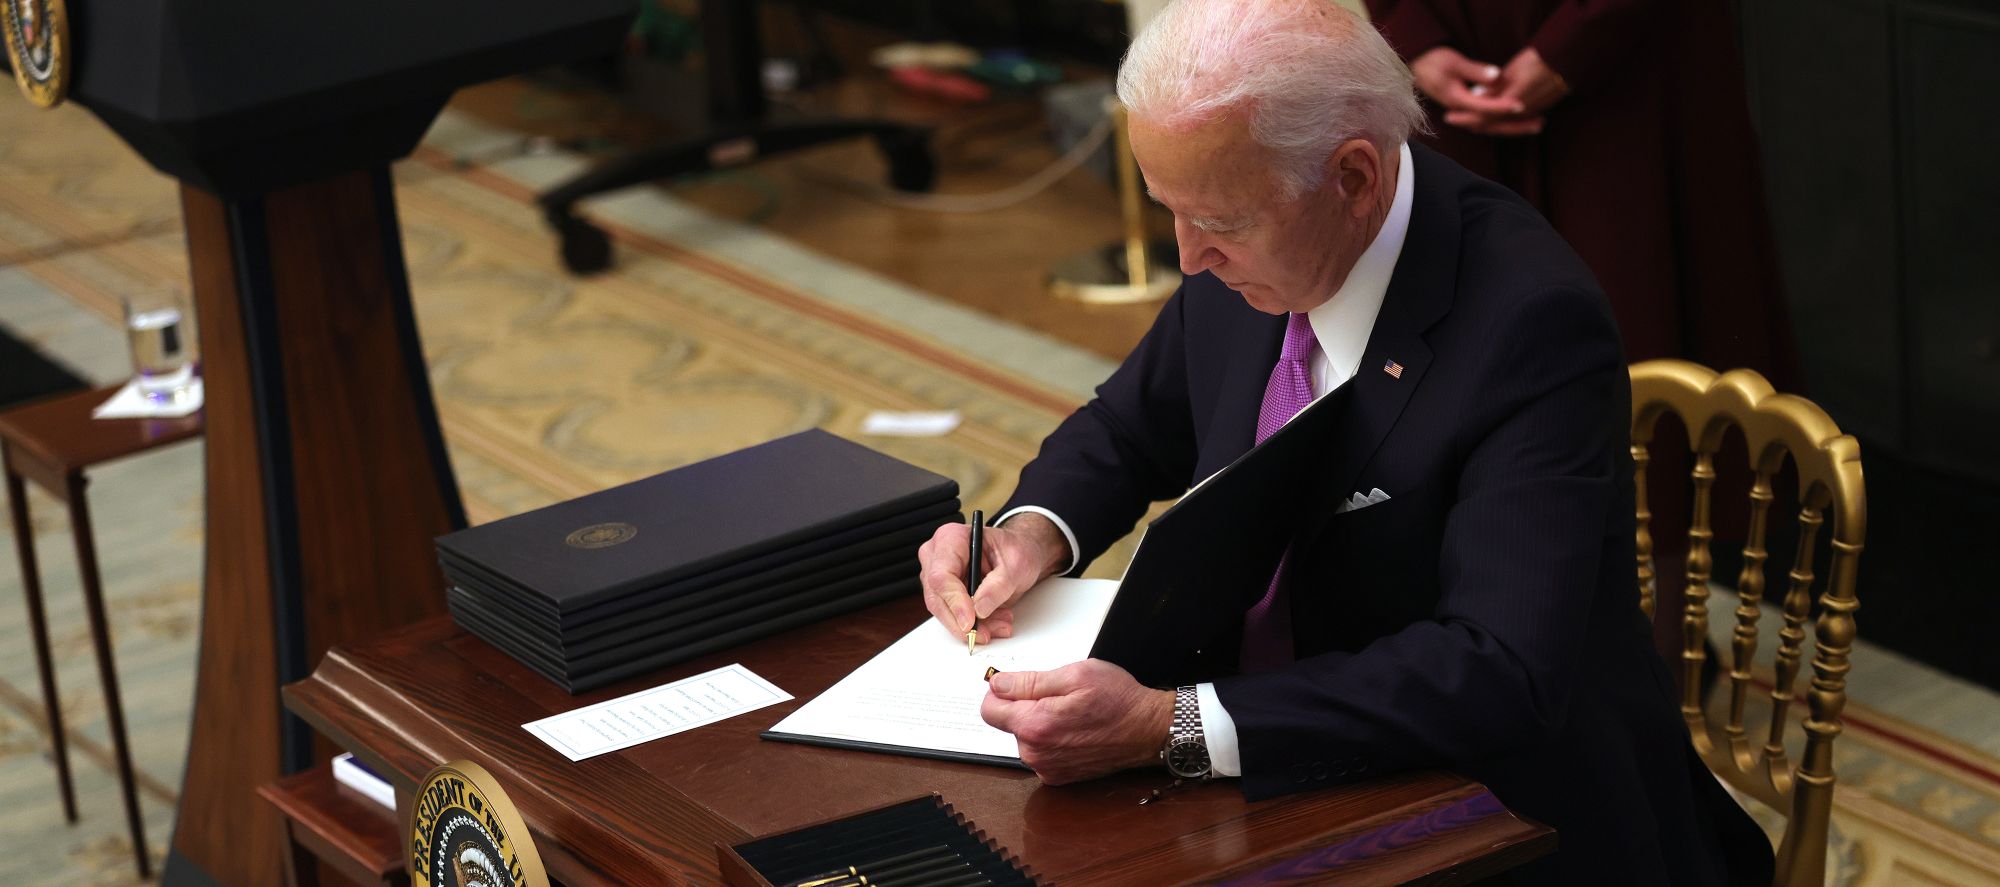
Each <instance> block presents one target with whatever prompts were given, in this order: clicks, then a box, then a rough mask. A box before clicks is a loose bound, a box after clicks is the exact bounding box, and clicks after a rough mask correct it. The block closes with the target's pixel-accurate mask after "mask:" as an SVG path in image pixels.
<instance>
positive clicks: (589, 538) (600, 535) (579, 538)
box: [563, 521, 639, 548]
mask: <svg viewBox="0 0 2000 887" xmlns="http://www.w3.org/2000/svg"><path fill="white" fill-rule="evenodd" d="M637 535H639V528H638V527H635V526H632V525H631V524H621V523H618V522H616V521H613V522H611V523H603V524H591V525H590V526H587V527H584V528H582V529H580V530H577V531H576V532H573V533H571V534H569V535H568V536H566V537H564V538H563V544H564V545H567V546H569V547H571V548H610V547H611V546H613V545H617V544H618V543H620V542H629V541H631V539H632V537H633V536H637Z"/></svg>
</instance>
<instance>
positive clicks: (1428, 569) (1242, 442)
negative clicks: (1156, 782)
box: [920, 0, 1771, 884]
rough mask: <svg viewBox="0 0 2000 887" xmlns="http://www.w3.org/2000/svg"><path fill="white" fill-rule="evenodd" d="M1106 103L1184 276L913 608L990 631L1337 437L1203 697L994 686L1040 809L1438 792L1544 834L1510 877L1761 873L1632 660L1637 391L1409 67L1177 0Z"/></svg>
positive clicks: (942, 537)
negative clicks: (1109, 781) (995, 515)
mask: <svg viewBox="0 0 2000 887" xmlns="http://www.w3.org/2000/svg"><path fill="white" fill-rule="evenodd" d="M1119 93H1120V97H1121V98H1122V99H1123V100H1124V102H1125V103H1126V105H1127V106H1128V108H1129V109H1130V113H1131V116H1132V125H1131V143H1132V148H1133V151H1134V153H1135V155H1136V156H1137V158H1138V160H1139V164H1140V167H1141V169H1142V170H1143V171H1144V174H1145V178H1146V182H1147V186H1148V188H1149V190H1150V191H1151V192H1152V194H1153V195H1154V197H1155V198H1156V199H1158V200H1159V201H1160V202H1161V203H1162V204H1164V205H1165V206H1166V207H1167V208H1168V209H1170V210H1172V211H1173V213H1174V218H1175V233H1176V237H1177V239H1178V240H1179V242H1180V251H1181V265H1182V270H1183V271H1184V272H1185V273H1186V274H1187V275H1188V277H1187V280H1186V282H1185V283H1184V284H1183V286H1182V287H1181V290H1180V292H1178V293H1177V294H1176V295H1175V296H1174V297H1173V299H1172V300H1171V301H1169V302H1168V303H1167V305H1166V306H1165V308H1164V309H1163V310H1162V311H1161V313H1160V316H1159V319H1158V320H1157V321H1156V322H1155V325H1154V327H1153V329H1152V330H1151V331H1150V332H1149V333H1148V334H1147V335H1146V338H1145V339H1144V340H1143V341H1142V342H1141V343H1140V344H1139V346H1138V348H1137V349H1136V350H1135V351H1134V352H1133V353H1132V355H1131V356H1130V357H1128V358H1127V359H1126V361H1125V362H1124V364H1123V365H1122V366H1120V367H1119V369H1118V370H1117V372H1115V373H1114V374H1113V375H1112V377H1111V378H1110V379H1109V380H1107V381H1106V382H1105V383H1104V384H1103V385H1102V386H1101V387H1100V388H1099V389H1098V391H1097V397H1096V398H1095V399H1093V400H1092V401H1091V402H1090V403H1088V404H1086V405H1084V407H1083V408H1082V409H1080V410H1078V411H1077V413H1076V414H1074V415H1072V416H1071V417H1070V418H1069V419H1068V420H1066V421H1065V422H1064V423H1063V424H1062V426H1061V427H1059V428H1058V429H1057V430H1056V431H1055V433H1053V434H1052V435H1050V437H1049V439H1048V440H1047V441H1046V442H1045V443H1044V444H1043V447H1042V451H1041V454H1040V455H1039V456H1037V457H1036V459H1035V460H1034V461H1033V462H1031V463H1030V464H1029V465H1028V466H1027V467H1026V468H1024V469H1023V470H1022V474H1021V482H1020V485H1019V487H1018V488H1017V489H1016V491H1015V494H1014V496H1013V499H1012V501H1011V502H1010V503H1009V505H1008V506H1007V508H1006V509H1004V510H1003V514H1002V519H1001V523H1002V524H1003V525H1002V526H998V527H995V528H994V529H992V530H991V531H990V533H989V536H988V539H989V542H988V545H987V548H986V550H987V552H988V555H987V560H988V563H987V565H986V566H987V574H986V575H987V577H988V578H987V581H986V582H985V583H983V584H982V585H981V587H980V589H979V593H978V595H977V597H976V598H969V597H968V596H967V595H966V590H965V586H964V583H963V579H962V577H963V574H964V570H965V562H966V557H967V545H966V533H965V530H964V528H963V527H947V528H944V529H941V530H940V531H939V533H938V535H937V536H936V537H934V538H933V539H932V541H931V542H929V543H927V544H926V545H925V546H924V548H923V550H922V551H921V552H920V558H921V560H922V562H923V567H924V586H925V598H926V602H927V604H928V606H929V607H930V609H931V611H932V612H933V613H934V614H935V615H936V616H937V618H938V620H939V621H940V622H941V623H943V624H944V626H945V628H946V629H947V630H950V631H952V632H953V633H954V635H955V636H962V635H963V634H964V632H965V631H966V629H967V628H969V627H970V625H971V623H972V620H973V616H974V615H975V614H977V616H978V617H980V619H982V620H983V621H982V622H981V623H980V631H981V634H982V638H981V640H986V639H988V638H990V637H992V636H1001V637H1004V636H1007V635H1008V634H1010V633H1011V631H1012V623H1011V612H1010V607H1011V605H1012V604H1013V603H1014V602H1015V601H1016V600H1018V599H1019V597H1020V596H1021V595H1022V594H1024V593H1026V591H1027V590H1028V589H1029V588H1030V587H1032V586H1033V585H1034V583H1035V582H1037V581H1039V580H1040V579H1042V578H1044V577H1046V576H1049V575H1054V574H1056V573H1060V572H1074V571H1076V570H1080V569H1082V568H1083V567H1084V566H1085V565H1087V564H1088V562H1089V561H1090V560H1091V558H1093V557H1095V556H1096V555H1097V554H1099V553H1101V552H1103V551H1104V550H1105V548H1106V547H1108V546H1109V545H1110V544H1111V543H1112V542H1113V541H1115V540H1116V539H1117V538H1118V537H1120V536H1122V535H1124V534H1125V533H1126V532H1127V531H1128V530H1129V529H1130V528H1131V527H1132V525H1133V523H1134V522H1135V521H1136V520H1137V519H1138V518H1139V517H1140V516H1141V515H1142V514H1143V512H1144V509H1145V507H1146V505H1147V503H1148V502H1150V501H1155V500H1161V499H1167V498H1172V497H1174V496H1177V495H1180V494H1181V493H1183V492H1185V491H1186V490H1187V489H1188V488H1189V487H1190V486H1192V485H1193V484H1195V483H1196V482H1198V481H1200V480H1201V479H1203V478H1205V477H1208V476H1209V475H1210V474H1212V473H1214V472H1215V471H1217V470H1218V469H1221V468H1222V467H1224V466H1226V465H1228V464H1229V463H1230V462H1231V461H1233V460H1234V459H1236V458H1237V457H1238V456H1240V455H1242V454H1243V453H1244V452H1246V451H1247V450H1249V449H1250V448H1251V447H1252V446H1253V445H1254V444H1255V443H1257V442H1259V441H1261V440H1262V439H1263V438H1264V437H1265V436H1268V435H1269V434H1270V433H1272V432H1273V431H1274V430H1275V429H1276V428H1277V427H1279V426H1281V425H1282V424H1284V423H1285V422H1286V421H1287V420H1289V419H1290V418H1291V416H1293V415H1294V414H1296V413H1297V412H1298V411H1299V410H1300V409H1301V408H1303V407H1304V406H1306V405H1307V404H1308V403H1310V402H1311V401H1312V400H1313V399H1314V398H1316V397H1319V396H1321V395H1324V394H1326V393H1328V392H1329V391H1333V390H1335V389H1339V388H1345V389H1347V390H1346V391H1345V396H1344V397H1343V398H1342V400H1341V401H1339V402H1335V403H1329V404H1328V405H1329V406H1331V407H1334V408H1336V409H1338V410H1340V411H1341V412H1340V414H1339V415H1338V416H1336V417H1334V418H1335V419H1336V421H1335V422H1334V423H1333V424H1334V426H1335V427H1337V428H1338V429H1339V430H1338V432H1337V433H1338V434H1339V435H1342V436H1343V438H1344V439H1342V440H1340V441H1337V442H1336V443H1337V444H1338V445H1337V446H1334V445H1330V446H1329V447H1328V448H1327V458H1326V461H1325V462H1324V463H1323V464H1316V465H1309V466H1301V467H1300V470H1301V472H1302V475H1307V474H1309V475H1310V476H1311V478H1312V482H1311V483H1307V482H1306V480H1307V479H1306V478H1305V477H1303V476H1302V478H1301V483H1300V485H1299V488H1300V489H1307V488H1315V487H1324V486H1326V485H1329V484H1330V485H1331V488H1332V489H1336V490H1340V491H1342V492H1341V494H1340V495H1338V496H1335V497H1332V498H1331V499H1329V500H1327V501H1274V502H1272V503H1271V507H1272V508H1275V509H1285V510H1287V511H1288V512H1291V513H1294V514H1296V516H1297V519H1296V522H1295V527H1294V531H1293V535H1292V537H1291V538H1290V540H1289V546H1288V548H1287V549H1286V554H1285V555H1284V558H1283V560H1282V561H1281V562H1280V563H1276V564H1272V565H1271V567H1272V572H1273V580H1272V582H1271V584H1270V587H1269V588H1268V589H1267V591H1266V593H1265V595H1264V597H1263V598H1262V599H1261V600H1258V601H1257V602H1256V604H1255V605H1254V606H1252V607H1250V608H1249V609H1248V610H1247V611H1243V612H1241V613H1240V614H1233V613H1232V614H1229V616H1228V618H1230V619H1232V620H1233V619H1235V618H1239V617H1240V618H1241V620H1242V624H1243V628H1242V630H1241V632H1240V638H1241V641H1240V644H1238V645H1237V646H1238V649H1235V650H1225V651H1221V653H1222V658H1223V659H1224V660H1225V661H1227V662H1228V664H1229V665H1231V666H1234V667H1230V668H1225V669H1224V670H1223V671H1224V673H1223V674H1219V675H1217V676H1216V677H1215V679H1214V680H1212V681H1209V682H1203V683H1199V684H1195V685H1191V686H1188V687H1182V688H1176V689H1174V690H1171V691H1170V690H1165V689H1153V688H1146V687H1142V686H1140V685H1138V684H1137V682H1136V681H1134V680H1133V679H1132V677H1131V676H1130V675H1129V674H1127V673H1125V672H1124V671H1123V670H1122V669H1120V668H1118V667H1117V666H1114V665H1111V664H1109V663H1105V662H1100V661H1096V660H1090V661H1086V662H1081V663H1077V664H1074V665H1070V666H1066V667H1064V668H1060V669H1056V670H1053V671H1047V672H1038V673H1017V674H1008V675H998V676H996V677H995V678H994V680H993V682H992V688H993V689H992V693H991V694H990V695H989V697H988V698H987V699H986V701H985V703H984V707H983V709H982V713H983V714H984V716H985V717H986V719H987V720H988V722H990V723H992V724H993V725H994V726H996V727H999V728H1001V729H1004V730H1007V731H1008V732H1011V733H1013V734H1014V735H1015V736H1016V738H1017V739H1018V740H1019V743H1020V747H1021V753H1022V759H1023V760H1024V761H1026V762H1027V763H1028V764H1029V765H1030V766H1032V767H1034V768H1035V770H1036V772H1037V773H1039V774H1041V776H1042V777H1043V779H1044V780H1046V781H1048V782H1051V783H1059V782H1071V781H1077V780H1081V779H1088V778H1092V777H1095V776H1098V775H1102V774H1104V773H1108V772H1111V771H1114V770H1118V769H1124V768H1129V767H1135V766H1143V765H1152V766H1159V765H1160V764H1161V763H1165V764H1166V766H1167V769H1168V770H1170V771H1172V772H1174V773H1175V774H1176V775H1181V776H1184V777H1194V778H1205V777H1209V776H1225V777H1240V778H1241V780H1242V788H1243V791H1244V792H1245V793H1246V794H1247V795H1248V796H1249V797H1251V798H1253V799H1257V798H1265V797H1270V796H1273V795H1278V794H1282V793H1285V792H1292V791H1303V790H1307V789H1312V788H1318V787H1324V786H1329V785H1337V784H1340V783H1344V782H1352V781H1356V780H1362V779H1368V778H1371V777H1373V776H1376V775H1379V774H1382V773H1386V772H1393V771H1396V770H1402V769H1410V768H1418V767H1448V768H1452V769H1455V770H1458V771H1460V772H1463V773H1465V774H1466V775H1468V776H1471V777H1472V778H1475V779H1478V780H1480V781H1482V782H1485V783H1486V784H1487V785H1488V786H1489V787H1490V788H1491V789H1492V790H1493V792H1494V793H1495V795H1497V796H1498V797H1499V798H1500V799H1501V800H1502V801H1503V802H1504V803H1506V804H1507V805H1508V806H1509V807H1510V808H1512V809H1513V810H1514V811H1515V812H1517V813H1519V814H1521V815H1524V816H1528V817H1531V818H1534V819H1537V820H1540V821H1542V822H1545V823H1547V824H1549V825H1551V826H1553V827H1555V828H1556V830H1557V832H1558V840H1559V843H1560V848H1559V850H1558V851H1557V852H1556V854H1555V855H1554V856H1552V857H1549V858H1547V859H1544V860H1540V861H1538V862H1537V863H1535V864H1533V865H1531V866H1530V867H1528V868H1527V869H1524V870H1522V871H1521V872H1519V873H1517V877H1518V878H1519V879H1520V880H1521V881H1522V882H1523V883H1537V884H1541V883H1604V882H1606V881H1607V880H1616V881H1618V882H1621V883H1622V882H1627V881H1631V880H1639V881H1643V882H1657V883H1676V884H1710V883H1727V882H1737V883H1755V882H1760V881H1761V882H1763V883H1769V881H1770V874H1771V873H1770V868H1771V854H1770V846H1769V844H1768V843H1766V842H1765V839H1764V838H1763V836H1762V834H1761V833H1760V832H1759V831H1758V830H1757V829H1756V827H1755V825H1754V824H1752V823H1751V822H1750V821H1749V819H1748V817H1747V816H1745V815H1744V813H1743V811H1742V810H1741V809H1740V808H1739V807H1737V806H1736V804H1735V803H1734V802H1733V801H1732V800H1731V799H1730V798H1729V797H1728V796H1727V795H1726V794H1725V793H1724V792H1723V791H1722V790H1721V788H1720V786H1719V785H1718V784H1717V783H1716V781H1715V779H1714V778H1713V777H1712V776H1710V775H1709V774H1708V773H1707V771H1706V769H1705V768H1704V767H1703V766H1702V764H1701V763H1700V762H1699V760H1698V759H1696V758H1695V757H1694V754H1693V750H1692V748H1691V746H1690V744H1689V742H1688V738H1687V733H1686V729H1685V728H1684V727H1683V726H1682V724H1681V721H1680V719H1679V718H1678V716H1677V714H1676V712H1675V710H1674V706H1673V703H1672V694H1671V691H1670V688H1669V687H1670V685H1669V680H1668V677H1667V673H1666V670H1665V666H1664V664H1663V663H1661V662H1660V661H1659V660H1658V659H1657V657H1655V656H1654V655H1653V653H1652V652H1651V647H1650V646H1649V644H1648V642H1647V631H1646V627H1645V624H1644V621H1643V617H1642V616H1641V614H1640V612H1639V609H1638V597H1637V591H1636V588H1635V585H1634V582H1633V579H1632V576H1633V574H1632V565H1633V563H1634V560H1633V550H1632V549H1633V517H1632V514H1633V511H1632V482H1631V479H1632V473H1631V465H1630V462H1629V452H1628V450H1627V438H1626V427H1627V424H1628V422H1629V403H1628V398H1629V382H1628V380H1627V377H1626V374H1625V364H1624V358H1623V355H1622V353H1621V351H1620V347H1619V338H1618V331H1617V329H1616V327H1615V325H1614V323H1613V321H1612V319H1611V314H1610V310H1609V307H1608V305H1607V303H1606V301H1605V298H1604V295H1603V293H1602V292H1601V291H1600V290H1599V288H1598V286H1597V284H1596V282H1595V281H1594V280H1593V279H1592V277H1591V275H1590V273H1589V271H1588V270H1587V269H1586V268H1585V267H1584V265H1583V264H1582V263H1581V262H1580V261H1579V260H1578V259H1577V258H1576V256H1575V255H1574V254H1573V253H1572V252H1571V251H1570V250H1569V248H1568V247H1567V246H1565V245H1564V244H1563V242H1562V240H1561V238H1560V237H1559V236H1557V235H1556V234H1555V232H1554V231H1553V230H1552V229H1551V228H1550V227H1549V226H1548V224H1547V223H1546V222H1545V221H1543V220H1542V218H1541V217H1540V216H1538V215H1536V214H1535V212H1534V210H1533V209H1531V208H1529V207H1528V206H1527V205H1526V204H1524V203H1523V202H1522V201H1521V200H1520V199H1519V198H1517V197H1515V196H1514V195H1512V194H1511V193H1510V192H1508V191H1506V190H1505V189H1503V188H1500V187H1498V186H1496V185H1493V184H1492V183H1489V182H1486V181H1484V180H1482V179H1479V178H1477V177H1475V176H1473V175H1471V174H1469V173H1467V172H1466V171H1465V170H1463V169H1462V168H1460V167H1458V166H1456V165H1454V164H1453V163H1451V162H1450V161H1449V160H1446V159H1444V158H1442V157H1440V156H1439V155H1437V154H1435V153H1432V152H1430V151H1428V150H1426V149H1423V148H1420V147H1419V148H1412V147H1410V146H1409V145H1408V144H1407V138H1408V136H1409V134H1410V132H1411V131H1412V130H1413V129H1417V128H1420V127H1421V126H1422V112H1421V111H1420V110H1418V108H1417V106H1416V103H1415V100H1414V98H1413V96H1412V89H1411V85H1410V75H1409V72H1408V70H1407V69H1406V68H1405V67H1404V66H1403V65H1402V63H1401V62H1400V61H1398V60H1397V59H1396V57H1395V54H1394V52H1393V51H1392V50H1390V49H1389V47H1388V46H1387V45H1386V44H1385V43H1384V42H1383V41H1382V39H1381V37H1380V36H1379V35H1377V34H1376V33H1375V31H1374V30H1373V29H1371V28H1369V27H1368V26H1367V25H1366V24H1363V23H1361V22H1359V21H1357V20H1355V19H1354V18H1353V17H1352V16H1350V15H1349V14H1347V13H1346V12H1344V11H1342V10H1340V9H1339V8H1337V7H1335V6H1333V5H1332V4H1331V3H1328V2H1322V0H1180V2H1177V3H1175V4H1173V5H1171V6H1169V7H1168V8H1167V9H1166V10H1165V11H1163V12H1162V13H1161V14H1160V16H1159V18H1157V19H1155V20H1154V22H1152V23H1151V24H1150V25H1148V27H1147V28H1146V29H1145V30H1144V31H1142V32H1141V34H1140V35H1139V37H1138V38H1137V39H1136V40H1135V41H1134V43H1133V47H1132V50H1131V52H1130V54H1129V55H1128V56H1127V58H1126V61H1125V64H1124V65H1123V67H1122V68H1121V70H1120V72H1119ZM1349 490H1351V491H1352V493H1347V492H1346V491H1349ZM1229 555H1230V552H1227V551H1218V552H1214V553H1213V555H1212V556H1215V557H1227V556H1229ZM1210 652H1211V653H1213V652H1215V651H1210Z"/></svg>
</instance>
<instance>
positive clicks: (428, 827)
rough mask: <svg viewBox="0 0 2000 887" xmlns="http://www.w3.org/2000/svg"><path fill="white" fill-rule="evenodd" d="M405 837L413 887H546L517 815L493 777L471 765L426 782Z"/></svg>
mask: <svg viewBox="0 0 2000 887" xmlns="http://www.w3.org/2000/svg"><path fill="white" fill-rule="evenodd" d="M409 835H410V843H409V848H410V883H411V884H412V885H413V887H548V884H549V876H548V872H547V871H545V870H544V869H543V868H542V857H541V856H540V854H537V853H536V852H535V840H534V838H532V837H530V836H529V835H528V826H527V824H526V823H524V822H522V821H521V813H520V811H518V810H515V809H514V803H513V802H512V801H509V800H507V793H506V792H505V791H504V790H502V789H501V788H500V783H499V782H498V781H496V780H494V778H493V774H491V773H488V772H486V768H484V767H481V766H479V765H478V764H475V763H472V762H471V761H452V762H450V763H447V764H444V765H443V766H440V767H438V768H437V769H435V770H432V771H431V772H430V775H429V776H426V777H424V781H423V784H421V785H420V786H418V787H417V794H416V802H415V803H414V804H412V805H411V806H410V825H409Z"/></svg>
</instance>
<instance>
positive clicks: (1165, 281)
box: [1049, 241, 1181, 305]
mask: <svg viewBox="0 0 2000 887" xmlns="http://www.w3.org/2000/svg"><path fill="white" fill-rule="evenodd" d="M1149 253H1150V254H1151V255H1169V256H1171V255H1174V254H1175V253H1174V252H1173V250H1172V249H1168V250H1164V251H1161V250H1150V251H1149ZM1180 285H1181V272H1180V269H1179V268H1176V267H1174V266H1172V265H1164V264H1161V263H1159V262H1154V263H1152V267H1150V268H1148V269H1146V276H1145V279H1144V280H1143V281H1141V282H1137V283H1135V282H1133V280H1132V276H1131V275H1130V274H1129V273H1128V272H1127V271H1126V269H1125V244H1124V242H1123V241H1120V242H1117V243H1109V244H1105V245H1104V246H1101V247H1098V248H1096V249H1092V250H1089V251H1087V252H1082V253H1078V254H1076V255H1073V256H1070V257H1068V258H1065V259H1062V260H1060V261H1058V262H1056V263H1055V264H1054V265H1053V266H1051V267H1050V268H1049V294H1050V295H1052V296H1055V297H1056V298H1058V299H1066V300H1068V301H1072V302H1082V303H1084V304H1088V305H1131V304H1138V303H1142V302H1159V301H1164V300H1165V299H1166V298H1167V297H1168V296H1171V295H1173V294H1174V290H1175V289H1178V288H1179V287H1180Z"/></svg>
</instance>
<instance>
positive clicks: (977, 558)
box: [965, 511, 986, 656]
mask: <svg viewBox="0 0 2000 887" xmlns="http://www.w3.org/2000/svg"><path fill="white" fill-rule="evenodd" d="M985 523H986V515H984V514H981V513H979V512H977V511H974V512H973V513H972V559H971V562H970V563H967V564H966V565H965V596H966V597H968V598H969V597H972V596H973V595H975V594H978V593H979V565H980V563H981V562H982V560H983V559H984V557H985V552H983V551H981V550H980V549H981V548H982V547H983V546H982V544H981V543H982V542H984V541H985V540H983V539H981V538H980V537H981V536H982V535H983V534H982V533H981V532H980V530H981V529H982V527H983V526H984V525H985ZM977 643H979V609H978V608H977V607H976V606H975V607H974V608H973V611H972V628H971V629H970V630H969V631H967V632H966V633H965V655H967V656H970V655H972V648H973V645H975V644H977Z"/></svg>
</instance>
